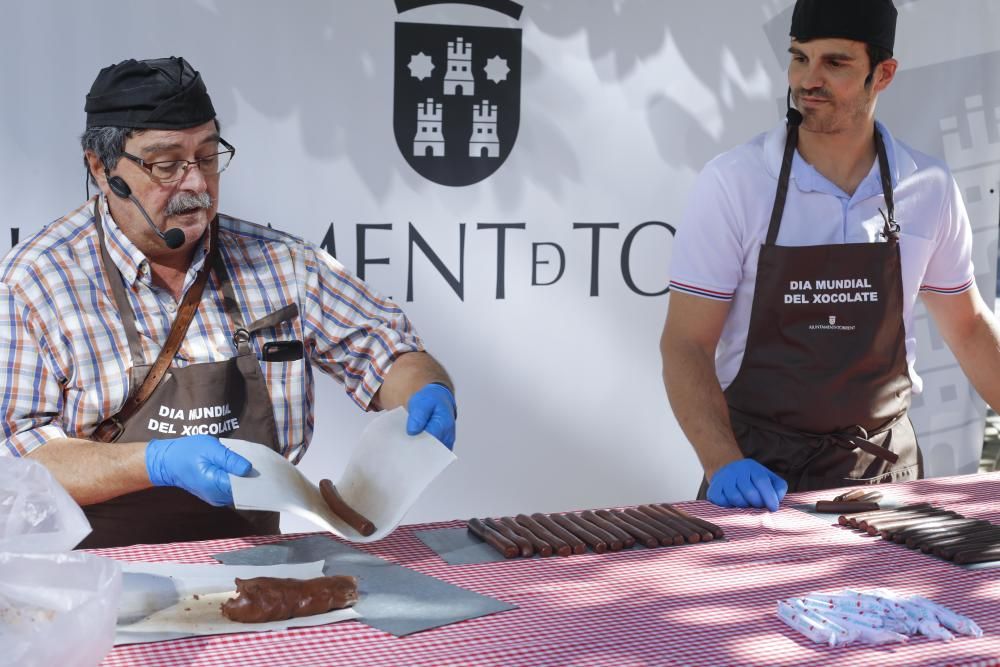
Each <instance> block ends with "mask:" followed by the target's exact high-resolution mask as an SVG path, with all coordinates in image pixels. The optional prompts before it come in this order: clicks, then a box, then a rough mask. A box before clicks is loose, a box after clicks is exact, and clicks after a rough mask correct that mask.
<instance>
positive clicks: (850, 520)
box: [837, 503, 931, 528]
mask: <svg viewBox="0 0 1000 667" xmlns="http://www.w3.org/2000/svg"><path fill="white" fill-rule="evenodd" d="M930 508H931V506H930V505H929V504H927V503H917V504H916V505H907V506H905V507H896V508H894V509H888V510H876V511H874V512H862V513H861V514H852V515H851V516H841V517H838V518H837V521H838V522H839V523H840V525H842V526H850V527H851V528H857V527H858V522H859V521H863V520H865V519H868V518H873V517H877V516H885V515H888V514H896V513H899V512H909V511H915V510H921V509H930Z"/></svg>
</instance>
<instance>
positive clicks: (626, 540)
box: [580, 510, 635, 549]
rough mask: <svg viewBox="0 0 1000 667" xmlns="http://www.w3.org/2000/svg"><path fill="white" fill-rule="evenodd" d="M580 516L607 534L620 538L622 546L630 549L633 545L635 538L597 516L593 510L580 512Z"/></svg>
mask: <svg viewBox="0 0 1000 667" xmlns="http://www.w3.org/2000/svg"><path fill="white" fill-rule="evenodd" d="M580 516H582V517H583V518H584V519H586V520H587V521H589V522H590V523H592V524H594V525H595V526H597V527H598V528H600V529H601V530H603V531H604V532H606V533H608V534H609V535H613V536H614V537H615V538H616V539H618V540H621V543H622V547H623V548H625V549H631V548H632V547H633V546H635V538H634V537H632V535H631V534H629V533H628V532H626V531H624V530H622V529H621V528H619V527H618V526H617V524H614V523H611V522H610V521H608V520H607V519H604V518H602V517H600V516H598V515H597V514H596V513H595V512H591V511H590V510H586V511H584V512H580Z"/></svg>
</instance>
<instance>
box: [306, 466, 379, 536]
mask: <svg viewBox="0 0 1000 667" xmlns="http://www.w3.org/2000/svg"><path fill="white" fill-rule="evenodd" d="M319 492H320V493H321V494H322V495H323V500H325V501H326V504H327V505H329V507H330V511H331V512H333V513H334V514H336V515H337V516H339V517H340V518H341V519H343V520H344V521H345V522H346V523H347V525H349V526H350V527H351V528H353V529H354V530H356V531H358V532H359V533H361V534H362V535H364V536H365V537H368V536H369V535H371V534H372V533H374V532H375V524H373V523H372V522H371V521H369V520H368V519H366V518H365V517H363V516H361V514H359V513H358V512H357V510H355V509H354V508H353V507H351V506H350V505H348V504H347V503H346V502H345V501H344V499H343V498H341V497H340V493H338V491H337V487H335V486H334V485H333V482H331V481H330V480H328V479H323V480H320V482H319Z"/></svg>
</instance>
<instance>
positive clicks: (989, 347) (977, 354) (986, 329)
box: [952, 312, 1000, 411]
mask: <svg viewBox="0 0 1000 667" xmlns="http://www.w3.org/2000/svg"><path fill="white" fill-rule="evenodd" d="M952 351H953V352H954V353H955V357H956V358H957V359H958V362H959V364H960V365H961V366H962V370H963V371H964V372H965V374H966V376H967V377H968V378H969V381H970V382H972V386H973V387H975V388H976V391H977V392H979V395H980V396H982V397H983V399H984V400H985V401H986V402H987V403H989V404H990V407H992V408H993V409H994V410H996V411H1000V328H998V325H997V321H996V319H995V318H994V317H993V315H992V314H991V313H989V312H985V313H981V317H980V318H979V319H978V320H977V322H976V325H975V326H974V327H973V328H972V330H971V332H970V334H969V335H968V336H963V337H961V338H959V339H958V340H956V341H955V343H954V345H953V346H952Z"/></svg>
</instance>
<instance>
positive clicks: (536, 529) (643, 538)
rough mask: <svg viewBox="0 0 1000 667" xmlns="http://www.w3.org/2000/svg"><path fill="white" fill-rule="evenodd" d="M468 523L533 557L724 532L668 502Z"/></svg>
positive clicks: (497, 545) (500, 546) (497, 543)
mask: <svg viewBox="0 0 1000 667" xmlns="http://www.w3.org/2000/svg"><path fill="white" fill-rule="evenodd" d="M467 525H468V528H469V532H471V533H472V534H474V535H476V536H477V537H479V538H480V539H481V540H483V541H484V542H486V543H487V544H489V545H490V546H491V547H493V548H494V549H496V550H497V551H499V552H500V553H501V554H503V556H504V558H515V557H517V556H520V557H522V558H530V557H532V556H533V555H535V554H536V553H537V554H538V555H539V556H551V555H553V554H557V555H559V556H569V555H572V554H582V553H584V552H585V551H586V550H587V547H590V549H591V550H593V551H594V552H595V553H599V554H602V553H604V552H606V551H621V550H622V549H630V548H632V547H633V546H634V545H635V544H636V543H639V544H642V545H644V546H646V547H649V548H654V547H658V546H671V545H677V544H693V543H696V542H709V541H711V540H715V539H721V538H722V537H723V532H722V529H721V528H719V527H718V526H716V525H715V524H714V523H710V522H708V521H705V520H704V519H699V518H698V517H696V516H692V515H691V514H688V513H687V512H685V511H684V510H682V509H679V508H677V507H674V506H672V505H668V504H666V503H660V504H653V505H640V506H638V507H636V508H629V509H624V510H594V511H591V510H587V511H584V512H580V513H571V512H567V513H565V514H541V513H535V514H532V515H531V516H528V515H527V514H518V515H517V516H516V517H509V516H505V517H502V518H500V519H469V521H468V522H467Z"/></svg>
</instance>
